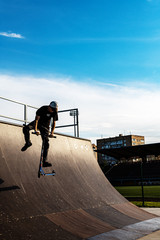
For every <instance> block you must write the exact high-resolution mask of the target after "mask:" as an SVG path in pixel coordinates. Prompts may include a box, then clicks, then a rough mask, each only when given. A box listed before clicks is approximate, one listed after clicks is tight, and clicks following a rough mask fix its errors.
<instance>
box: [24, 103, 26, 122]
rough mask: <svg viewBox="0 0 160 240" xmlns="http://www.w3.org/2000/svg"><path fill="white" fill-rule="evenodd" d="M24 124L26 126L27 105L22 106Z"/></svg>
mask: <svg viewBox="0 0 160 240" xmlns="http://www.w3.org/2000/svg"><path fill="white" fill-rule="evenodd" d="M24 123H25V125H26V124H27V105H26V104H24Z"/></svg>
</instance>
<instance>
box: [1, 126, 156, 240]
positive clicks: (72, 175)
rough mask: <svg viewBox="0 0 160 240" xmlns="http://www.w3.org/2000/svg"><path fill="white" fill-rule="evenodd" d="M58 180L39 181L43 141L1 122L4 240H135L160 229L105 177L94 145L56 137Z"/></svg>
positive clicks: (54, 159)
mask: <svg viewBox="0 0 160 240" xmlns="http://www.w3.org/2000/svg"><path fill="white" fill-rule="evenodd" d="M55 135H56V137H57V138H53V139H50V149H49V155H48V158H49V161H50V162H51V163H52V166H54V170H55V172H56V175H55V176H44V177H40V178H38V166H39V159H40V152H41V144H42V141H41V137H40V136H39V137H37V136H35V135H32V134H31V141H32V144H33V145H32V147H30V148H29V149H27V151H25V152H21V148H22V146H23V145H24V137H23V134H22V127H21V126H17V125H13V124H8V123H3V122H0V239H2V240H11V239H12V240H17V239H18V240H22V239H23V240H39V239H42V238H43V239H44V240H45V239H46V240H53V239H54V240H81V239H87V240H99V239H101V240H106V239H107V240H114V239H115V240H124V239H125V240H135V239H140V238H143V237H147V235H148V236H149V235H150V234H154V233H155V232H156V231H159V230H160V216H158V215H157V214H156V213H150V212H147V211H146V210H145V209H140V208H138V207H136V206H135V205H133V204H131V203H129V202H128V201H127V200H126V199H125V198H124V197H123V196H121V195H120V194H119V193H118V192H117V191H116V190H115V188H114V187H113V186H112V185H111V184H110V183H109V181H108V180H107V179H106V177H105V176H104V175H103V173H102V171H101V169H100V167H99V165H98V163H97V160H96V158H95V156H94V152H93V150H92V145H91V142H90V141H89V140H86V139H81V138H74V137H70V136H65V135H62V134H55Z"/></svg>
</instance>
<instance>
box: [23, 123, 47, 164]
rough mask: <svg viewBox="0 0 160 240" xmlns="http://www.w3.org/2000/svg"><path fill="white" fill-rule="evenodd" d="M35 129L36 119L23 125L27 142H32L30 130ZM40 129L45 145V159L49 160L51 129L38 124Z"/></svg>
mask: <svg viewBox="0 0 160 240" xmlns="http://www.w3.org/2000/svg"><path fill="white" fill-rule="evenodd" d="M33 129H35V121H33V122H30V123H29V124H28V125H25V126H24V127H23V133H24V138H25V141H26V144H27V143H29V142H30V133H29V131H30V130H33ZM38 129H39V131H40V133H41V137H42V141H43V145H44V150H43V161H46V160H47V155H48V149H49V130H48V129H47V128H46V127H43V126H41V125H39V124H38Z"/></svg>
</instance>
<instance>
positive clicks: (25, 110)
mask: <svg viewBox="0 0 160 240" xmlns="http://www.w3.org/2000/svg"><path fill="white" fill-rule="evenodd" d="M0 99H2V100H6V101H9V102H13V103H16V104H19V105H22V106H24V119H17V118H13V117H9V116H4V115H0V117H2V118H7V119H10V120H14V121H19V122H23V123H25V124H27V123H29V122H28V119H27V108H33V109H38V108H37V107H34V106H31V105H28V104H24V103H21V102H17V101H15V100H11V99H8V98H4V97H1V96H0ZM73 111H75V115H72V116H74V124H69V125H62V126H56V128H64V127H74V135H75V137H79V120H78V108H73V109H67V110H61V111H58V113H63V112H70V113H71V112H73ZM76 128H77V129H76Z"/></svg>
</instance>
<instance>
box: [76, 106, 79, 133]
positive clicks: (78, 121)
mask: <svg viewBox="0 0 160 240" xmlns="http://www.w3.org/2000/svg"><path fill="white" fill-rule="evenodd" d="M76 112H77V114H76V117H77V137H79V120H78V115H79V112H78V108H77V109H76Z"/></svg>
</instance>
